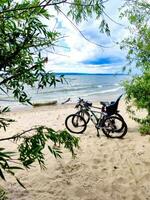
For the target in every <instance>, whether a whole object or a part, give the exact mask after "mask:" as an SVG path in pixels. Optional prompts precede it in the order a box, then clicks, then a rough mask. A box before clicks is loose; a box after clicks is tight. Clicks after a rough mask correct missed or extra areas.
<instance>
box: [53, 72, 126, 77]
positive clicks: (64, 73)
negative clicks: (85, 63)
mask: <svg viewBox="0 0 150 200" xmlns="http://www.w3.org/2000/svg"><path fill="white" fill-rule="evenodd" d="M54 73H55V74H56V75H98V76H118V75H119V76H128V74H124V73H69V72H58V73H56V72H54Z"/></svg>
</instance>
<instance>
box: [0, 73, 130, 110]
mask: <svg viewBox="0 0 150 200" xmlns="http://www.w3.org/2000/svg"><path fill="white" fill-rule="evenodd" d="M65 79H66V81H65V82H64V83H63V84H61V83H58V84H57V85H56V87H53V86H52V87H50V88H49V87H48V88H44V89H40V90H37V89H36V88H27V90H26V91H27V93H28V94H29V95H30V96H31V102H47V101H53V100H57V101H58V103H62V102H64V101H66V100H67V99H68V98H70V103H74V102H77V100H78V98H79V97H80V98H84V99H85V100H88V101H108V100H110V101H113V100H115V99H116V98H117V97H118V96H119V95H121V94H123V93H124V91H123V86H122V82H123V81H124V80H127V79H129V76H128V75H111V74H104V75H86V74H69V75H65ZM0 103H1V106H11V107H17V106H21V104H19V103H18V102H17V101H16V100H14V98H13V96H12V95H11V94H8V95H7V96H6V95H5V94H3V93H2V92H0Z"/></svg>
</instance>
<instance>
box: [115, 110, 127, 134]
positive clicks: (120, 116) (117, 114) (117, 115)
mask: <svg viewBox="0 0 150 200" xmlns="http://www.w3.org/2000/svg"><path fill="white" fill-rule="evenodd" d="M112 116H116V117H118V118H120V119H121V120H122V121H124V119H123V117H122V115H120V114H119V113H116V114H114V115H112ZM124 123H125V124H126V122H125V121H124ZM126 126H127V124H126ZM123 128H124V124H123V123H122V127H121V128H120V129H117V131H116V132H120V131H122V129H123Z"/></svg>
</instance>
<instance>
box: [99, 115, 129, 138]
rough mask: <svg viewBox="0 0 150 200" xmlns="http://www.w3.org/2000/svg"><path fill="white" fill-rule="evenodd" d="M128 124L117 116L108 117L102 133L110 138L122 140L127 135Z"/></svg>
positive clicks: (104, 122)
mask: <svg viewBox="0 0 150 200" xmlns="http://www.w3.org/2000/svg"><path fill="white" fill-rule="evenodd" d="M127 130H128V128H127V124H126V123H125V121H124V120H122V119H121V118H119V117H116V116H110V117H106V118H105V119H104V121H103V125H102V131H103V133H104V134H105V135H106V136H107V137H110V138H122V137H124V136H125V135H126V133H127Z"/></svg>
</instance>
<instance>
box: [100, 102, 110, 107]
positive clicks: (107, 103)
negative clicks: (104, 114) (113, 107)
mask: <svg viewBox="0 0 150 200" xmlns="http://www.w3.org/2000/svg"><path fill="white" fill-rule="evenodd" d="M100 104H101V105H103V106H106V105H109V102H108V101H100Z"/></svg>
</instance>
